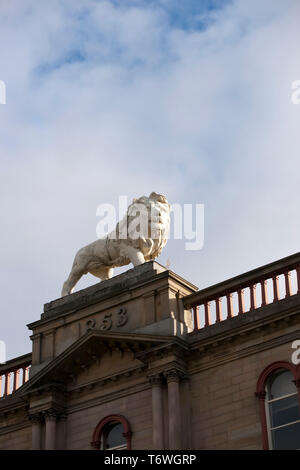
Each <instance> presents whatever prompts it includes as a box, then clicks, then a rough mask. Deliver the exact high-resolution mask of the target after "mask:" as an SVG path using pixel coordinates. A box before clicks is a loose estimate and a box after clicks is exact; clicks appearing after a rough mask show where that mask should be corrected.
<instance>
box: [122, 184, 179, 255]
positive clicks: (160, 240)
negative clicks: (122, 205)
mask: <svg viewBox="0 0 300 470" xmlns="http://www.w3.org/2000/svg"><path fill="white" fill-rule="evenodd" d="M169 228H170V205H169V203H168V201H167V198H166V197H165V196H164V195H162V194H157V193H155V192H152V193H151V194H150V195H149V197H147V196H142V197H140V198H138V199H133V201H132V204H130V206H129V207H128V209H127V214H126V215H125V217H124V218H123V219H122V220H121V221H120V222H119V223H118V224H117V227H116V232H117V238H118V239H122V240H123V241H124V242H125V243H127V244H129V245H131V246H134V247H135V248H137V249H139V250H141V251H142V253H143V255H144V257H145V260H146V261H149V260H150V259H154V258H156V257H157V256H159V255H160V253H161V251H162V249H163V247H164V246H165V245H166V243H167V240H168V235H169Z"/></svg>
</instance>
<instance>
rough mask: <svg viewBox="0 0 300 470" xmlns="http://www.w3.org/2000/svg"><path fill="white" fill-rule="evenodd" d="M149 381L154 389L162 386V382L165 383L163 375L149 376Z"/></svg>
mask: <svg viewBox="0 0 300 470" xmlns="http://www.w3.org/2000/svg"><path fill="white" fill-rule="evenodd" d="M148 380H149V382H150V384H151V385H152V387H154V386H155V385H156V386H160V385H162V382H163V376H162V374H154V375H149V376H148Z"/></svg>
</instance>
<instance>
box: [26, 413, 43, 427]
mask: <svg viewBox="0 0 300 470" xmlns="http://www.w3.org/2000/svg"><path fill="white" fill-rule="evenodd" d="M28 418H29V420H30V421H31V423H32V424H39V423H41V422H42V421H43V413H42V412H41V411H39V412H37V413H30V414H29V415H28Z"/></svg>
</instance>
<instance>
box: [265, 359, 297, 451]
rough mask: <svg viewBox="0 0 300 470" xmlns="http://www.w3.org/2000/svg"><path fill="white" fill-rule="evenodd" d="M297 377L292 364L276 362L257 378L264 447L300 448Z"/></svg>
mask: <svg viewBox="0 0 300 470" xmlns="http://www.w3.org/2000/svg"><path fill="white" fill-rule="evenodd" d="M298 376H299V370H298V368H296V367H295V366H294V365H293V364H290V363H288V362H278V363H274V364H271V365H270V366H268V367H267V368H266V369H265V370H264V371H263V373H262V374H261V376H260V378H259V380H258V384H257V391H256V395H257V396H258V397H259V398H260V414H261V422H262V433H263V448H264V449H276V450H277V449H281V450H284V449H300V408H299V404H300V401H299V399H300V394H299V389H298V390H297V386H298V387H299V378H298ZM296 385H297V386H296Z"/></svg>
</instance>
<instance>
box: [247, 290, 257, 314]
mask: <svg viewBox="0 0 300 470" xmlns="http://www.w3.org/2000/svg"><path fill="white" fill-rule="evenodd" d="M249 289H250V310H255V309H256V308H257V303H256V284H251V286H250V287H249Z"/></svg>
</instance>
